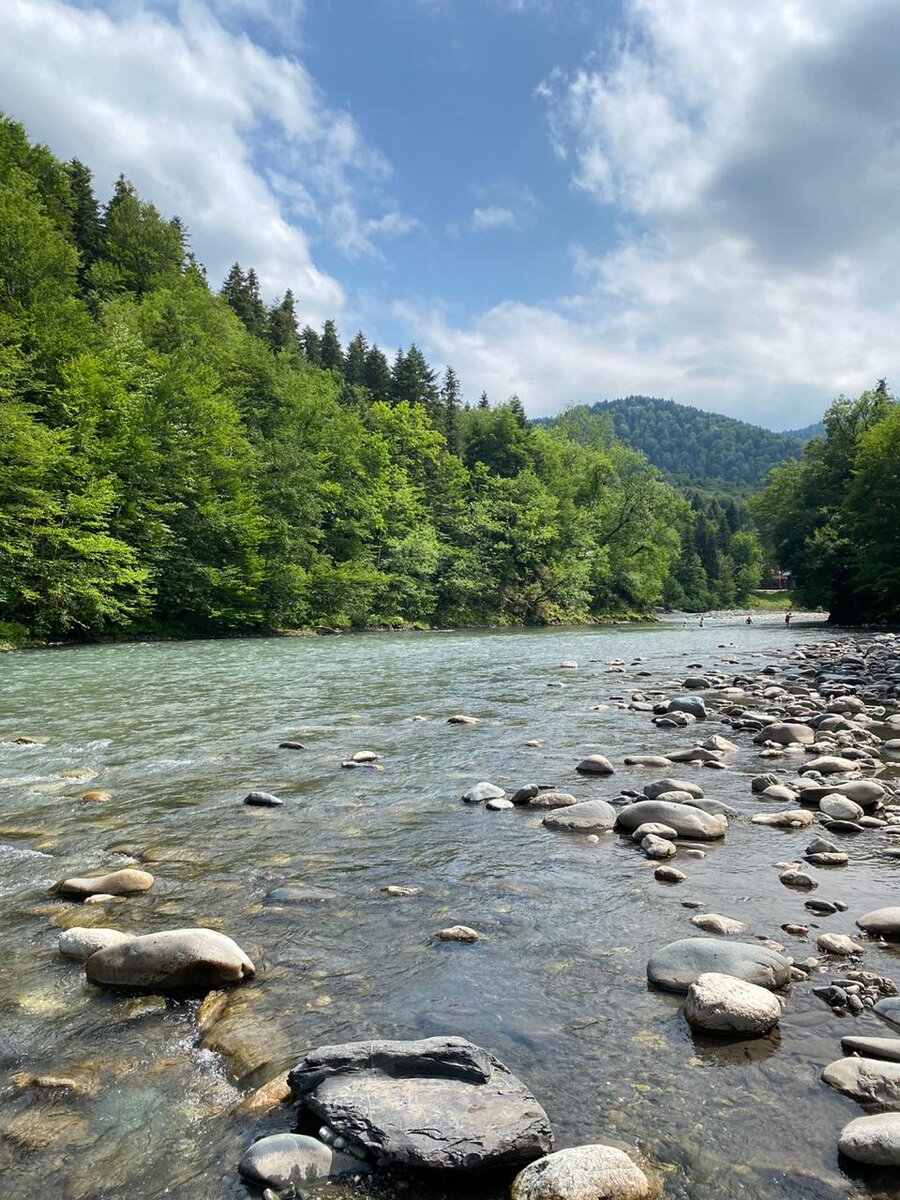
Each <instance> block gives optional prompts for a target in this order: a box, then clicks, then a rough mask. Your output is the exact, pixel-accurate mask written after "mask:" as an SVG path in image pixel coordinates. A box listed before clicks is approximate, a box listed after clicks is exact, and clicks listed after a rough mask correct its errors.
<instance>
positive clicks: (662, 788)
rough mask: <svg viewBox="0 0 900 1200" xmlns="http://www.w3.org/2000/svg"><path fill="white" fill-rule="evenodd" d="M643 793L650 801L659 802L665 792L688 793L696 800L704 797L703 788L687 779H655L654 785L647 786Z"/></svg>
mask: <svg viewBox="0 0 900 1200" xmlns="http://www.w3.org/2000/svg"><path fill="white" fill-rule="evenodd" d="M642 791H643V793H644V795H645V796H646V797H647V799H648V800H657V799H658V798H659V797H660V796H662V795H663V793H664V792H687V794H688V795H689V796H693V797H694V799H695V800H700V799H702V797H703V788H702V787H700V786H699V785H698V784H696V783H690V782H689V781H688V780H686V779H671V778H667V779H655V780H654V781H653V783H647V784H645V785H644V787H643V788H642Z"/></svg>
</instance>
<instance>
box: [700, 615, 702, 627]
mask: <svg viewBox="0 0 900 1200" xmlns="http://www.w3.org/2000/svg"><path fill="white" fill-rule="evenodd" d="M700 628H701V629H702V628H703V618H702V617H701V618H700Z"/></svg>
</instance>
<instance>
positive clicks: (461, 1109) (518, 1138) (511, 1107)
mask: <svg viewBox="0 0 900 1200" xmlns="http://www.w3.org/2000/svg"><path fill="white" fill-rule="evenodd" d="M289 1083H290V1085H291V1089H292V1091H293V1092H294V1095H295V1096H297V1097H298V1098H299V1099H300V1100H301V1101H302V1103H303V1104H304V1105H305V1107H307V1108H308V1109H309V1110H311V1111H312V1112H313V1113H315V1114H316V1116H318V1117H319V1118H320V1119H321V1120H323V1121H325V1122H326V1123H327V1124H328V1125H329V1126H331V1128H332V1129H333V1130H334V1131H335V1133H337V1134H340V1135H341V1136H343V1137H345V1138H347V1139H348V1140H349V1141H350V1142H351V1143H353V1144H355V1145H357V1146H358V1147H361V1148H363V1149H365V1150H366V1151H367V1152H368V1153H369V1154H371V1155H372V1156H373V1157H374V1158H375V1159H376V1161H378V1162H379V1163H400V1164H403V1165H406V1166H411V1167H419V1168H437V1169H440V1170H474V1169H477V1168H484V1167H498V1166H515V1165H523V1164H525V1163H528V1162H531V1161H533V1160H534V1159H535V1158H539V1157H540V1156H541V1155H543V1154H546V1153H547V1152H548V1151H549V1150H551V1149H552V1147H553V1135H552V1132H551V1129H550V1123H549V1121H548V1119H547V1114H546V1113H545V1112H544V1110H543V1108H541V1106H540V1104H539V1103H538V1102H537V1100H536V1099H535V1098H534V1096H533V1095H532V1094H531V1092H530V1091H529V1090H528V1088H526V1087H525V1085H524V1084H523V1083H522V1082H521V1080H519V1079H517V1078H516V1076H515V1075H513V1074H512V1072H511V1071H509V1070H508V1069H507V1068H506V1067H505V1066H504V1065H503V1064H502V1063H501V1062H498V1060H497V1059H496V1058H494V1057H493V1055H491V1054H488V1053H487V1051H485V1050H482V1049H480V1048H479V1047H478V1046H474V1045H472V1043H471V1042H467V1041H465V1040H464V1039H462V1038H425V1039H422V1040H420V1041H410V1042H391V1041H372V1042H350V1043H347V1044H345V1045H342V1046H326V1047H323V1048H320V1049H318V1050H315V1051H313V1052H312V1053H310V1054H308V1055H307V1057H306V1058H305V1059H303V1060H302V1061H301V1062H300V1063H298V1064H297V1066H296V1067H295V1068H294V1070H293V1071H292V1072H291V1074H290V1076H289Z"/></svg>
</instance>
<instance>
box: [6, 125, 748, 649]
mask: <svg viewBox="0 0 900 1200" xmlns="http://www.w3.org/2000/svg"><path fill="white" fill-rule="evenodd" d="M298 323H299V319H298V314H297V313H296V311H295V306H294V300H293V297H292V295H291V293H290V292H286V293H285V295H284V297H283V298H282V299H280V300H279V301H277V302H276V303H274V304H272V305H271V306H266V305H265V304H264V303H263V301H262V299H261V298H260V289H259V282H258V280H257V278H256V276H255V273H254V272H253V270H252V269H247V270H243V269H242V268H241V267H240V266H238V265H237V264H235V266H234V267H233V268H232V270H231V272H230V273H229V275H228V277H227V278H226V280H225V282H224V284H223V286H222V288H221V291H220V292H219V293H216V292H214V290H213V289H212V288H211V287H210V284H209V281H208V279H207V278H206V274H205V271H204V269H203V267H202V265H201V264H200V263H198V262H197V260H196V258H195V257H194V255H193V253H192V252H191V250H190V247H189V238H188V232H187V229H186V227H185V226H184V225H183V224H182V222H181V221H180V220H179V219H178V218H172V219H166V218H164V217H163V216H161V215H160V213H159V212H158V211H157V209H156V208H155V207H154V206H153V204H151V203H148V202H146V201H144V200H142V199H141V198H140V197H139V196H138V195H137V193H136V191H135V189H134V188H133V187H132V186H131V184H130V183H128V181H127V180H125V179H124V178H120V179H119V181H118V182H117V184H116V186H115V191H114V194H113V195H112V197H111V198H110V199H109V201H108V202H107V203H106V204H105V205H103V206H101V205H99V204H98V202H97V200H96V198H95V196H94V194H93V191H92V185H91V176H90V172H89V171H88V170H87V168H86V167H85V166H84V165H83V164H81V163H80V162H78V161H77V160H73V161H72V162H69V163H63V162H61V161H59V160H58V159H56V158H55V157H54V156H53V155H52V154H51V153H50V151H49V150H47V148H46V147H43V146H40V145H33V144H31V143H30V142H29V140H28V138H27V136H26V134H25V131H24V130H23V128H22V127H21V126H20V125H18V124H16V123H15V122H14V121H12V120H9V119H3V120H0V623H2V627H0V640H4V638H5V640H6V641H8V642H18V641H22V640H24V639H26V638H37V639H59V638H85V637H96V636H100V635H116V634H123V633H134V632H137V633H140V632H145V633H147V632H172V633H177V632H180V633H216V632H223V631H252V630H272V629H282V628H303V627H314V626H317V625H322V624H324V625H329V626H338V627H350V626H357V627H358V626H365V625H370V626H399V625H413V626H416V625H418V626H427V625H447V624H461V623H496V624H512V623H548V622H555V621H561V620H567V621H575V620H581V621H584V620H591V619H594V618H597V617H603V616H616V615H638V616H641V615H647V614H649V613H650V611H651V609H652V606H653V605H654V604H657V603H659V602H660V601H662V602H664V603H666V604H669V605H676V604H677V605H684V606H687V607H689V608H693V609H696V610H700V609H705V608H708V607H710V606H712V605H733V604H741V603H745V602H746V599H747V597H748V596H749V594H750V592H751V591H752V589H753V587H755V586H756V585H757V584H758V582H759V576H760V566H761V562H762V554H761V551H760V547H759V543H758V540H757V538H756V535H755V533H754V532H753V529H752V521H751V518H750V515H749V513H748V512H747V509H746V507H745V506H744V505H743V503H742V502H735V501H733V500H728V499H726V500H724V501H721V502H720V500H719V499H718V498H716V497H715V496H709V495H701V494H700V493H694V494H692V495H690V496H688V497H687V498H686V497H684V496H682V495H681V494H680V493H679V492H678V491H676V490H675V488H673V487H672V486H671V485H670V484H669V483H667V482H666V481H665V480H664V479H663V478H662V477H661V476H660V475H659V474H658V473H657V472H656V471H655V470H654V469H652V468H651V467H650V466H649V465H648V463H647V461H646V459H645V458H644V457H643V456H641V455H640V454H638V453H636V452H634V451H633V450H630V449H628V448H626V447H625V446H624V445H623V444H622V443H620V442H619V441H617V440H616V438H615V436H614V434H613V431H612V429H611V427H610V425H609V422H607V421H605V420H603V419H600V418H592V417H590V416H589V415H588V416H587V417H585V415H584V414H583V413H579V412H575V413H573V414H572V415H571V416H570V417H568V418H563V419H561V420H559V421H557V422H555V423H554V427H553V428H552V429H543V428H538V427H535V426H533V425H531V424H529V422H528V421H527V420H526V418H525V414H524V410H523V408H522V405H521V403H520V401H519V400H518V399H517V398H516V397H511V398H510V399H508V400H506V401H504V402H503V403H499V404H495V405H493V406H492V405H491V404H490V402H489V401H488V399H487V397H486V396H484V395H482V397H481V399H480V400H479V401H478V402H477V403H476V404H475V405H474V406H472V405H470V404H468V403H464V402H463V399H462V397H461V394H460V388H459V383H458V380H457V377H456V374H455V372H454V371H453V369H452V368H451V367H449V366H448V367H447V368H446V369H445V370H444V372H443V374H442V375H441V376H440V377H438V374H437V373H436V372H435V370H434V369H433V368H432V367H431V366H430V365H429V364H428V363H427V362H426V360H425V358H424V357H423V355H422V354H421V352H420V351H419V349H418V348H417V347H416V346H414V345H413V346H410V347H409V348H408V349H406V350H403V351H398V353H397V354H396V356H395V357H394V358H393V361H392V362H389V360H388V358H387V357H386V355H385V354H384V353H383V352H382V351H381V350H380V349H379V348H378V346H375V345H370V344H369V343H368V342H367V340H366V338H365V336H364V335H363V334H362V333H358V334H357V335H356V336H355V337H353V338H352V340H351V341H350V342H349V343H348V344H347V346H346V348H344V347H342V345H341V342H340V341H339V339H338V334H337V331H336V329H335V325H334V323H333V322H332V321H326V323H325V326H324V328H323V329H322V330H321V331H320V332H319V331H316V330H314V329H312V328H311V327H310V326H309V325H306V326H304V327H303V328H302V329H299V328H298Z"/></svg>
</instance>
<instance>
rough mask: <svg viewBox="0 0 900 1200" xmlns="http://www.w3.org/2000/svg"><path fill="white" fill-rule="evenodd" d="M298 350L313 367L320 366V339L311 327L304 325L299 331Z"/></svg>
mask: <svg viewBox="0 0 900 1200" xmlns="http://www.w3.org/2000/svg"><path fill="white" fill-rule="evenodd" d="M300 349H301V350H302V351H303V357H304V358H305V359H306V361H307V362H308V363H312V365H313V366H314V367H321V365H322V339H321V337H320V336H319V335H318V333H316V331H315V329H313V327H312V326H311V325H304V326H303V328H302V329H301V330H300Z"/></svg>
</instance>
